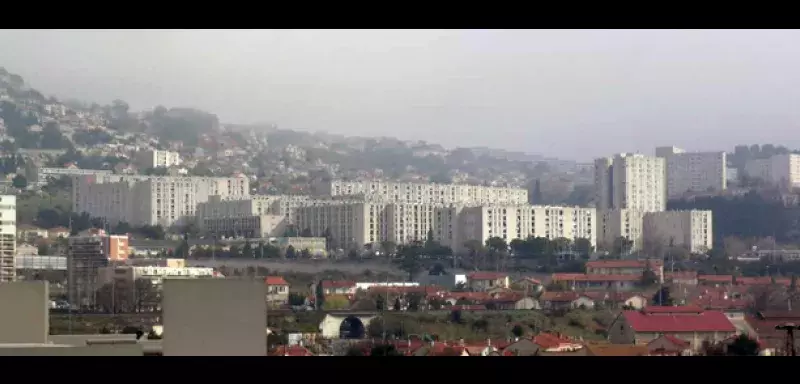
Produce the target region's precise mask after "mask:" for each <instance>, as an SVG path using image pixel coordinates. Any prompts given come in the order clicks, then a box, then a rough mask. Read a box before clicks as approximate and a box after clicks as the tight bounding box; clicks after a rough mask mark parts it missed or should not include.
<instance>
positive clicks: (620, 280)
mask: <svg viewBox="0 0 800 384" xmlns="http://www.w3.org/2000/svg"><path fill="white" fill-rule="evenodd" d="M640 281H642V275H633V274H627V275H603V274H583V273H554V274H553V282H554V283H561V282H563V283H564V284H565V285H566V288H567V289H577V290H589V289H595V290H596V289H603V290H609V289H617V290H623V291H624V290H631V289H634V288H636V285H637V284H638V283H639V282H640Z"/></svg>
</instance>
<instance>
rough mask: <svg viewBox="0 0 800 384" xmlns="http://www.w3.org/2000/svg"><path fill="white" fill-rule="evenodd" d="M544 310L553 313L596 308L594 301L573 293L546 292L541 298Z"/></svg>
mask: <svg viewBox="0 0 800 384" xmlns="http://www.w3.org/2000/svg"><path fill="white" fill-rule="evenodd" d="M539 302H540V303H542V309H545V310H552V311H565V310H570V309H577V308H581V307H585V308H589V309H592V308H594V300H592V299H591V298H589V297H587V296H585V295H581V294H579V293H577V292H573V291H564V292H545V293H543V294H542V296H540V297H539Z"/></svg>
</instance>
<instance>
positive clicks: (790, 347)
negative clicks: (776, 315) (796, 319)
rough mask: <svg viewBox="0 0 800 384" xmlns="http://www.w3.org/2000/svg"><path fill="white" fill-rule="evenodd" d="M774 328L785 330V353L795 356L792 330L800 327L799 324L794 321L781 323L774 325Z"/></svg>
mask: <svg viewBox="0 0 800 384" xmlns="http://www.w3.org/2000/svg"><path fill="white" fill-rule="evenodd" d="M775 329H776V330H779V331H785V332H786V354H787V356H797V350H795V348H794V331H796V330H798V329H800V325H797V324H795V323H783V324H780V325H776V326H775Z"/></svg>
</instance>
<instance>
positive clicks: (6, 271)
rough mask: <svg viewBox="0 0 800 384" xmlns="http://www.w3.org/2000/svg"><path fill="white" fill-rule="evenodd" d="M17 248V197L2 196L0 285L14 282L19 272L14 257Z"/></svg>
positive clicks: (0, 198)
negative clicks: (15, 266)
mask: <svg viewBox="0 0 800 384" xmlns="http://www.w3.org/2000/svg"><path fill="white" fill-rule="evenodd" d="M16 248H17V197H16V196H10V195H2V196H0V283H7V282H12V281H14V280H15V279H16V276H17V272H16V269H15V268H14V256H15V255H16V252H17V250H16Z"/></svg>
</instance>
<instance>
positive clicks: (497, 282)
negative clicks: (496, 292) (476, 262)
mask: <svg viewBox="0 0 800 384" xmlns="http://www.w3.org/2000/svg"><path fill="white" fill-rule="evenodd" d="M467 286H468V287H469V288H471V289H472V290H474V291H488V290H491V289H494V288H498V287H499V288H505V289H508V288H510V287H511V279H510V278H509V276H508V274H506V273H497V272H475V273H470V274H468V275H467Z"/></svg>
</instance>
